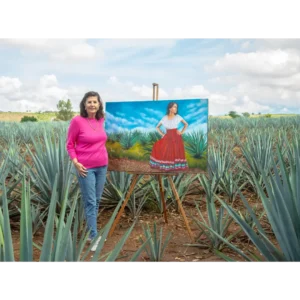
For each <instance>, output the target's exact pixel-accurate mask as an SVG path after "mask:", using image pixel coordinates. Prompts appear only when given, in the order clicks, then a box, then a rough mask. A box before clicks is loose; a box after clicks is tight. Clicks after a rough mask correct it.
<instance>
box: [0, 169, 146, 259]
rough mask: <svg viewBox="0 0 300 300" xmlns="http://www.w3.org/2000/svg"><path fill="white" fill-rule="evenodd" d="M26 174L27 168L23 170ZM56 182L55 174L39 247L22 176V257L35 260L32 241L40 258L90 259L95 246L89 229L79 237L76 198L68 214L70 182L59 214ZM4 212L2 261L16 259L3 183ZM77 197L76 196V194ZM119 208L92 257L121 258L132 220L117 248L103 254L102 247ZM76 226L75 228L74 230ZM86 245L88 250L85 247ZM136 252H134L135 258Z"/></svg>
mask: <svg viewBox="0 0 300 300" xmlns="http://www.w3.org/2000/svg"><path fill="white" fill-rule="evenodd" d="M24 174H25V172H24ZM57 183H58V176H57V175H56V176H55V182H54V189H53V190H54V191H53V194H52V197H51V202H50V206H49V213H48V217H47V222H46V228H45V233H44V241H43V245H42V247H41V248H40V247H39V245H35V244H34V243H33V240H32V235H33V233H32V218H31V210H30V183H26V181H25V175H24V176H23V183H22V201H21V222H20V223H21V228H20V261H33V245H35V246H36V247H37V248H39V249H40V250H41V254H40V259H39V260H40V261H84V260H86V259H87V256H88V254H89V253H90V250H91V248H92V246H93V243H92V244H90V245H88V244H87V243H88V242H87V239H88V234H89V233H88V232H87V231H86V228H85V230H83V232H82V233H81V236H80V238H79V241H78V240H77V238H78V228H79V223H80V220H79V217H78V216H79V215H78V214H77V213H76V214H75V210H76V207H77V203H78V202H77V201H72V207H71V210H70V212H69V214H68V215H66V208H67V202H68V195H69V188H70V182H69V183H68V184H67V187H66V191H65V195H64V199H63V202H62V209H61V212H60V215H59V216H57V215H56V212H55V210H56V209H55V208H56V205H57V200H56V199H57ZM2 198H3V212H2V209H0V261H14V260H15V257H14V250H13V243H12V235H11V228H10V222H9V214H8V207H7V206H8V203H7V198H6V190H5V186H4V191H3V195H2ZM75 198H76V197H75ZM119 208H120V204H119V205H118V206H117V207H116V209H115V211H114V213H113V215H112V217H111V218H110V220H109V222H108V223H107V224H106V225H105V227H104V228H103V229H102V230H101V231H100V232H99V234H98V236H97V238H99V237H100V235H102V239H101V240H100V243H99V244H98V246H97V249H96V251H95V253H94V255H93V257H92V258H91V260H92V261H98V260H99V259H104V258H105V260H106V261H114V260H116V259H117V258H118V256H119V253H120V251H121V249H122V247H123V245H124V243H125V242H126V240H127V238H128V236H129V235H130V233H131V231H132V229H133V227H134V225H135V224H133V225H132V226H131V227H130V228H129V230H127V232H126V233H125V234H124V235H123V237H122V238H121V239H120V241H119V242H118V243H117V245H116V246H115V248H114V249H113V250H112V251H110V252H109V253H107V254H105V255H102V256H100V255H101V251H102V249H103V246H104V242H105V240H106V238H107V236H108V233H109V230H110V227H111V225H112V223H113V221H114V218H115V216H116V214H117V212H118V210H119ZM74 214H75V218H74ZM72 226H73V231H72V229H71V228H72ZM144 247H145V244H144V245H143V246H142V247H141V249H139V250H138V253H140V252H141V251H142V248H144ZM85 249H86V250H85ZM136 258H137V255H134V259H136Z"/></svg>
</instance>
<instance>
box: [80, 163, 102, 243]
mask: <svg viewBox="0 0 300 300" xmlns="http://www.w3.org/2000/svg"><path fill="white" fill-rule="evenodd" d="M87 171H88V173H87V175H86V177H81V176H79V175H78V174H77V178H78V182H79V187H80V191H81V196H82V200H83V207H84V213H85V218H86V222H87V228H88V230H90V238H91V239H94V238H95V237H96V236H97V216H98V210H99V204H100V200H101V196H102V193H103V189H104V184H105V180H106V172H107V166H103V167H98V168H91V169H87Z"/></svg>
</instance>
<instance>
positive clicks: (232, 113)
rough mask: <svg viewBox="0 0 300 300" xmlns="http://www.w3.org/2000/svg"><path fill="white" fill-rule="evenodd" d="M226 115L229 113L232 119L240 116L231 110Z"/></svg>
mask: <svg viewBox="0 0 300 300" xmlns="http://www.w3.org/2000/svg"><path fill="white" fill-rule="evenodd" d="M228 115H229V116H230V117H231V118H233V119H235V118H238V117H240V115H238V114H237V112H236V111H233V110H231V111H230V112H229V113H228Z"/></svg>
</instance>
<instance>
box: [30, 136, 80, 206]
mask: <svg viewBox="0 0 300 300" xmlns="http://www.w3.org/2000/svg"><path fill="white" fill-rule="evenodd" d="M65 140H66V138H65V135H63V134H60V135H52V134H51V133H49V132H47V131H44V132H43V138H42V139H41V138H39V137H36V138H35V139H33V146H34V150H35V152H33V151H32V150H31V149H30V147H29V146H28V145H26V146H27V150H28V152H29V154H30V156H31V159H32V161H33V167H31V165H30V164H29V163H28V162H27V161H24V163H25V164H26V165H27V166H28V168H29V174H30V178H31V181H32V187H33V190H34V191H35V194H34V196H33V197H34V200H35V201H37V202H40V203H41V204H43V205H46V206H47V205H49V204H50V199H51V195H52V192H53V188H54V179H55V176H56V174H58V183H57V188H58V204H59V205H60V203H61V202H62V200H63V197H64V192H65V190H66V185H67V182H69V181H70V182H71V183H72V184H71V187H70V197H71V198H72V197H73V196H74V195H75V194H76V193H77V190H78V184H77V182H76V180H74V171H73V165H72V162H71V161H70V159H69V157H68V154H67V152H66V150H65Z"/></svg>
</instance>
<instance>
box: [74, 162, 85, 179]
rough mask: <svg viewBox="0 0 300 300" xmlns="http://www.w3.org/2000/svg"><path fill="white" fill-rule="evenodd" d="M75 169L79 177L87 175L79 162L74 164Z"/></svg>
mask: <svg viewBox="0 0 300 300" xmlns="http://www.w3.org/2000/svg"><path fill="white" fill-rule="evenodd" d="M74 165H75V168H76V169H77V172H78V174H79V176H81V177H86V174H87V172H88V171H87V169H86V168H85V167H84V166H83V165H82V164H81V163H79V162H76V163H74Z"/></svg>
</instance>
